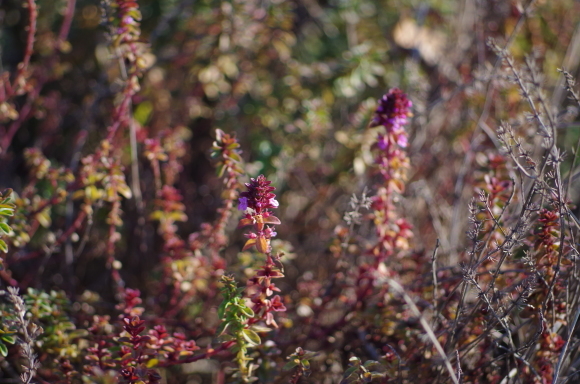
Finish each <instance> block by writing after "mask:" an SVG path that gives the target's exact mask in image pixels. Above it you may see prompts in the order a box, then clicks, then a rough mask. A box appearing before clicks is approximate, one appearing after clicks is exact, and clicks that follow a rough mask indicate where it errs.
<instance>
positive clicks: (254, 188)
mask: <svg viewBox="0 0 580 384" xmlns="http://www.w3.org/2000/svg"><path fill="white" fill-rule="evenodd" d="M271 183H272V182H271V181H268V180H267V179H266V177H265V176H264V175H260V176H258V177H256V178H255V179H250V182H249V183H245V186H246V188H247V189H248V190H247V191H246V192H242V193H240V198H239V200H238V201H239V205H238V209H239V210H240V211H245V212H246V214H245V216H244V217H243V218H242V219H241V220H240V223H239V227H245V226H246V225H253V226H254V229H255V232H250V233H248V234H247V235H246V237H247V238H248V241H247V242H246V244H245V245H244V250H246V249H249V248H251V247H253V246H256V249H257V250H258V251H259V252H261V253H269V252H270V238H272V237H274V236H276V232H275V231H274V228H273V227H268V226H266V224H270V225H277V224H280V219H278V218H277V217H276V216H273V215H272V213H271V212H270V211H269V209H273V208H278V206H279V204H278V201H277V200H276V195H275V194H274V193H272V191H274V190H275V189H276V188H274V187H272V186H270V184H271Z"/></svg>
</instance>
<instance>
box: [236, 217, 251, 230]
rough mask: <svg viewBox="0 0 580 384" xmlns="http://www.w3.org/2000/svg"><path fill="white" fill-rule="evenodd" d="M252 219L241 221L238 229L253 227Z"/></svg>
mask: <svg viewBox="0 0 580 384" xmlns="http://www.w3.org/2000/svg"><path fill="white" fill-rule="evenodd" d="M252 224H253V223H252V219H248V218H247V217H245V218H243V219H241V220H240V223H239V224H238V228H242V227H245V226H246V225H252Z"/></svg>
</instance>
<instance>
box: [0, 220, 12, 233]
mask: <svg viewBox="0 0 580 384" xmlns="http://www.w3.org/2000/svg"><path fill="white" fill-rule="evenodd" d="M0 231H2V232H4V233H5V234H6V235H9V234H10V232H12V228H10V226H9V225H8V224H6V223H2V222H0Z"/></svg>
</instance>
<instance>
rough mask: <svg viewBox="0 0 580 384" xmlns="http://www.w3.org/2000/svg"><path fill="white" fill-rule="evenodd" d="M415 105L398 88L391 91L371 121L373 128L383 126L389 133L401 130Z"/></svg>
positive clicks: (382, 100) (384, 97)
mask: <svg viewBox="0 0 580 384" xmlns="http://www.w3.org/2000/svg"><path fill="white" fill-rule="evenodd" d="M412 105H413V103H412V102H411V100H409V99H408V98H407V95H406V94H404V93H403V91H401V90H400V89H398V88H393V89H391V90H390V91H389V92H388V93H387V94H386V95H384V96H383V97H382V98H381V100H379V106H378V107H377V110H376V112H375V115H374V116H373V119H372V121H371V127H377V126H379V125H383V126H384V127H385V128H386V129H387V132H392V131H396V130H398V129H400V128H401V127H402V126H403V125H404V124H406V123H407V117H408V116H409V115H410V114H411V106H412Z"/></svg>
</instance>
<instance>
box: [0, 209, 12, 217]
mask: <svg viewBox="0 0 580 384" xmlns="http://www.w3.org/2000/svg"><path fill="white" fill-rule="evenodd" d="M0 215H2V216H14V209H12V208H0Z"/></svg>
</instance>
